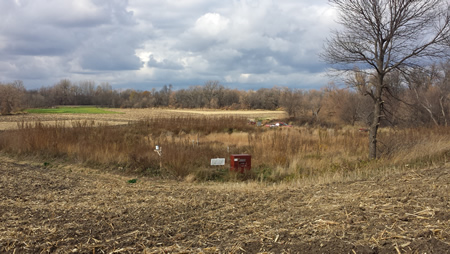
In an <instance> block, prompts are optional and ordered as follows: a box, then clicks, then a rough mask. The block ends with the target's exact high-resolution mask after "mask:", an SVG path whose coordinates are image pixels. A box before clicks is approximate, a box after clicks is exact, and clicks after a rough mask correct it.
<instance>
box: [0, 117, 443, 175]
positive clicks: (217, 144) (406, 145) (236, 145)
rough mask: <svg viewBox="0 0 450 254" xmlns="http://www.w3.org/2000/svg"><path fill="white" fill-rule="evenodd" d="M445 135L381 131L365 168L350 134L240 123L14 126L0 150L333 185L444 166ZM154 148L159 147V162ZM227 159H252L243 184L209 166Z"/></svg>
mask: <svg viewBox="0 0 450 254" xmlns="http://www.w3.org/2000/svg"><path fill="white" fill-rule="evenodd" d="M449 134H450V130H449V128H444V127H441V128H437V127H436V128H416V129H389V128H385V129H381V131H380V143H379V147H380V154H381V158H382V159H379V160H375V161H368V160H367V154H368V146H367V140H368V139H367V135H368V134H367V133H366V132H359V131H358V129H357V128H350V127H342V128H335V129H326V128H320V127H293V128H266V127H256V126H253V125H249V124H248V123H247V119H246V118H244V117H233V116H217V117H214V116H202V117H198V116H195V117H194V116H183V117H180V116H178V117H162V116H160V117H154V118H148V119H144V120H141V121H139V122H137V123H131V122H130V123H129V124H128V125H123V126H108V125H105V124H100V123H96V122H95V121H73V122H71V123H70V124H67V123H66V122H61V123H56V124H52V125H45V124H43V123H40V122H37V123H33V124H27V123H19V124H18V129H17V130H10V131H4V132H2V133H0V150H1V151H3V152H7V153H11V154H19V155H26V156H38V157H42V158H46V159H48V158H52V159H58V158H62V159H64V160H67V161H69V162H77V163H83V164H88V165H91V166H92V165H95V166H97V167H100V168H105V169H106V168H113V169H121V170H126V171H132V172H142V173H146V174H149V175H159V176H162V177H173V178H178V179H189V181H193V180H235V179H244V178H245V179H254V180H259V181H269V182H272V181H274V182H279V181H292V180H300V179H303V180H305V179H316V180H318V179H322V180H323V179H328V180H327V181H336V180H337V181H339V180H341V179H344V178H364V177H367V176H370V175H372V174H375V173H376V172H379V171H380V170H385V171H392V170H396V169H401V168H410V167H416V166H417V167H420V166H423V165H429V164H433V163H440V162H444V163H445V162H446V160H447V159H446V158H447V156H448V154H449V151H450V135H449ZM155 146H160V147H162V156H159V155H158V154H157V153H156V152H155V151H154V149H155ZM233 153H249V154H251V155H252V157H253V158H252V166H253V169H252V171H251V172H249V173H248V174H246V175H245V177H243V176H239V175H238V176H236V175H234V174H231V173H230V172H229V171H228V170H227V168H226V167H227V166H225V167H219V168H214V167H212V166H210V160H211V159H212V158H226V159H227V162H228V159H229V155H230V154H233ZM319 181H320V180H319Z"/></svg>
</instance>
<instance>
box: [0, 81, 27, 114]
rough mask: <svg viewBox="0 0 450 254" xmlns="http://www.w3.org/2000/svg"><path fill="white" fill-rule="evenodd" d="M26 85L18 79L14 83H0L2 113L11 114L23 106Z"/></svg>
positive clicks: (0, 108) (0, 111)
mask: <svg viewBox="0 0 450 254" xmlns="http://www.w3.org/2000/svg"><path fill="white" fill-rule="evenodd" d="M24 96H25V87H24V85H23V82H22V81H20V80H16V81H14V82H13V83H8V84H2V83H0V113H1V114H2V115H9V114H11V113H13V111H15V110H18V109H20V108H21V107H22V106H23V98H24Z"/></svg>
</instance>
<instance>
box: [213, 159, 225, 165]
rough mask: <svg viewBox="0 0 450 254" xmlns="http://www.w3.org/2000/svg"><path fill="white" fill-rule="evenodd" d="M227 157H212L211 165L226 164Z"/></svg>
mask: <svg viewBox="0 0 450 254" xmlns="http://www.w3.org/2000/svg"><path fill="white" fill-rule="evenodd" d="M224 165H225V158H216V159H211V166H224Z"/></svg>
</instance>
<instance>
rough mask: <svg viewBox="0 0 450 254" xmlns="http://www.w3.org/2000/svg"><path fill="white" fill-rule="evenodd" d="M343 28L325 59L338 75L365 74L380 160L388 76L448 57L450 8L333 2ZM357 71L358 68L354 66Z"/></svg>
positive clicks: (383, 0)
mask: <svg viewBox="0 0 450 254" xmlns="http://www.w3.org/2000/svg"><path fill="white" fill-rule="evenodd" d="M330 3H331V4H332V5H333V6H335V7H336V9H337V11H338V13H339V18H338V21H337V22H338V23H339V24H340V25H342V30H337V31H334V32H333V36H332V37H331V38H330V39H328V40H327V41H326V46H325V50H324V53H323V54H322V57H323V59H325V60H326V61H327V62H328V63H330V64H332V65H333V68H334V70H336V71H338V72H365V73H367V74H368V75H369V76H371V78H369V79H368V80H369V81H371V82H370V83H365V87H364V94H365V95H368V96H370V97H371V98H372V100H373V120H372V121H371V125H370V128H369V158H371V159H375V158H376V157H377V132H378V127H379V125H380V122H381V118H382V117H383V103H384V102H383V99H382V98H383V94H384V93H389V90H390V86H389V83H387V82H385V77H386V75H388V74H389V73H390V72H392V71H394V70H399V71H401V72H403V73H407V71H408V70H409V68H411V67H419V66H425V65H427V62H428V60H429V58H441V57H445V56H447V55H448V54H449V50H448V48H449V46H450V45H449V41H450V39H449V38H450V22H449V21H450V15H449V12H450V7H449V4H448V1H447V0H330ZM355 67H356V68H355Z"/></svg>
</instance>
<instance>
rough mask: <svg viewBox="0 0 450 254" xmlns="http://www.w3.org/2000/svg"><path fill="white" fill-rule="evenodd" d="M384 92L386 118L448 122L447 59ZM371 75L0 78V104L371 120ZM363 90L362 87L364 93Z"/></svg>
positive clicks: (395, 76)
mask: <svg viewBox="0 0 450 254" xmlns="http://www.w3.org/2000/svg"><path fill="white" fill-rule="evenodd" d="M387 80H388V82H389V86H387V87H386V89H388V93H386V94H387V96H385V98H384V104H383V105H384V106H383V107H384V108H383V110H384V116H383V121H384V124H392V125H414V126H417V125H447V124H448V121H449V120H450V119H449V113H450V62H447V63H445V64H440V65H433V66H432V67H430V68H428V69H420V70H419V69H418V70H414V71H411V72H410V73H409V74H408V75H405V74H404V73H392V74H390V75H389V77H387ZM373 82H376V81H375V80H373V79H372V78H370V76H369V75H368V76H361V75H358V76H355V77H350V78H349V79H348V80H347V82H346V85H347V87H349V88H338V87H337V86H334V85H333V84H330V85H328V86H324V87H323V88H321V89H320V90H300V89H293V88H287V87H273V88H270V89H268V88H260V89H258V90H238V89H230V88H227V87H225V86H223V85H221V84H220V83H219V82H218V81H207V82H206V83H205V84H203V85H198V86H191V87H189V88H187V89H179V90H174V89H173V87H172V86H171V85H165V86H164V87H163V88H161V89H159V90H157V89H154V88H153V89H152V90H149V91H137V90H133V89H127V90H116V89H113V88H112V87H111V85H109V84H108V83H102V84H99V85H97V84H96V83H95V82H94V81H81V82H72V81H70V80H67V79H64V80H61V81H59V82H58V83H57V84H55V85H53V86H50V87H42V88H40V89H33V90H27V89H25V87H24V85H23V83H22V82H21V81H15V82H12V83H0V109H1V113H2V114H11V113H13V112H16V111H20V110H22V109H24V108H42V107H53V106H59V105H97V106H101V107H111V108H153V107H165V108H167V107H169V108H208V109H232V110H239V109H265V110H285V111H286V112H287V113H288V115H289V118H290V120H291V121H297V122H299V123H319V124H350V125H354V124H356V123H358V124H360V125H366V124H369V122H368V121H370V119H371V117H370V115H371V113H372V110H373V109H372V108H373V101H371V100H372V98H371V97H370V96H368V95H367V91H368V90H370V89H371V83H373ZM363 91H366V93H364V92H363Z"/></svg>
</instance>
